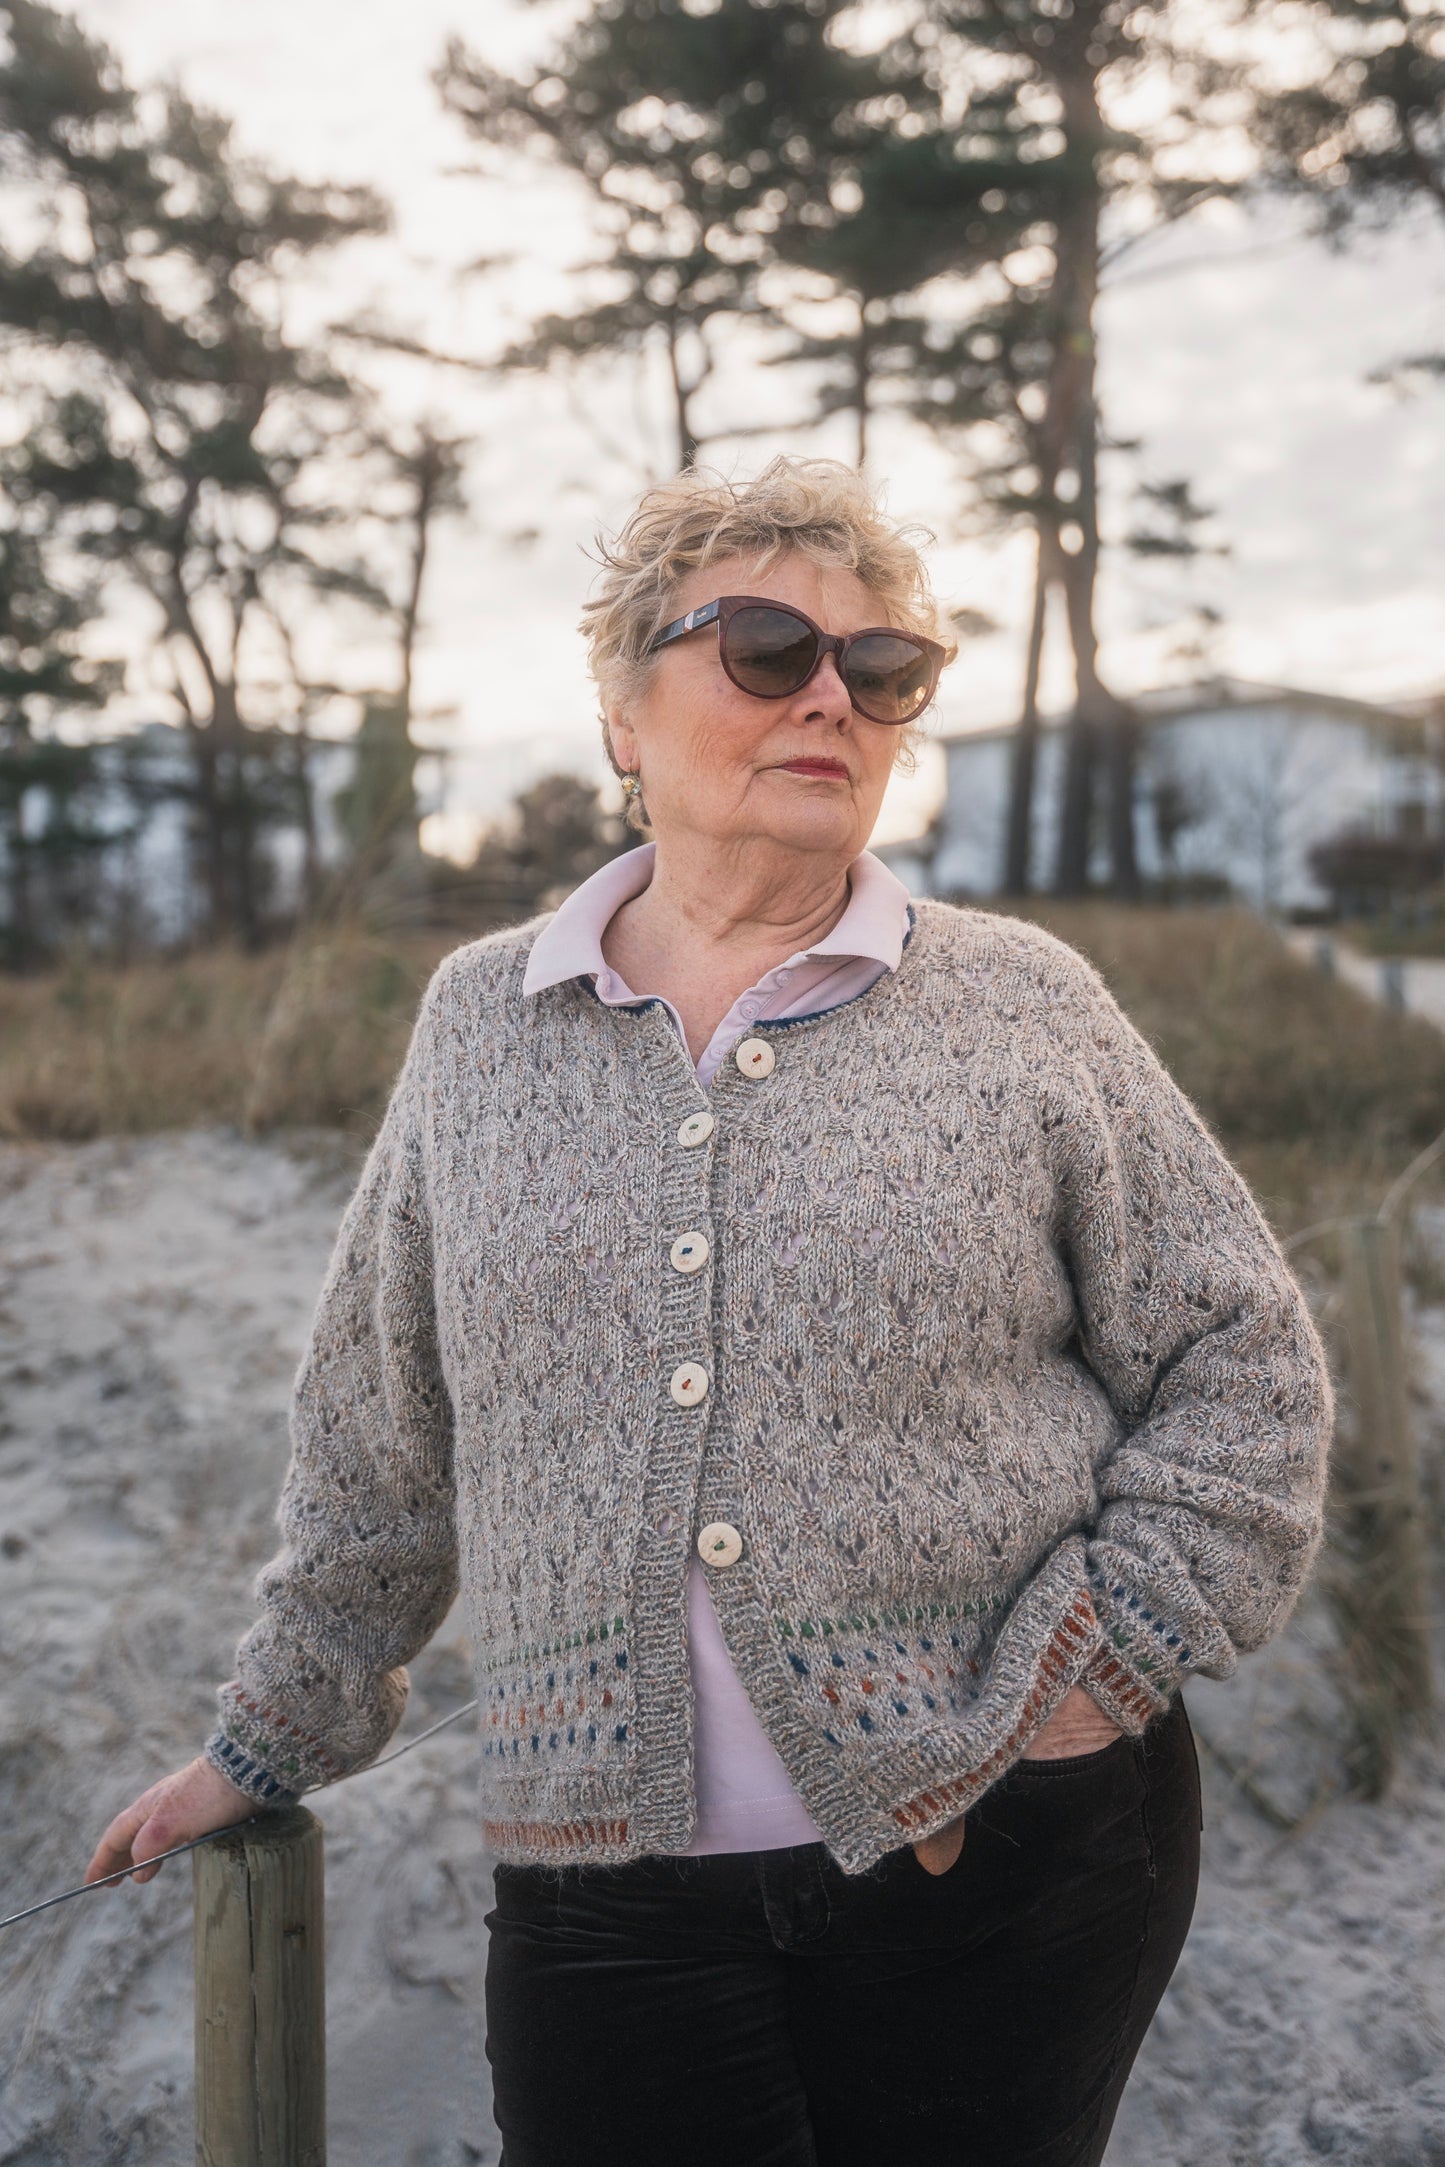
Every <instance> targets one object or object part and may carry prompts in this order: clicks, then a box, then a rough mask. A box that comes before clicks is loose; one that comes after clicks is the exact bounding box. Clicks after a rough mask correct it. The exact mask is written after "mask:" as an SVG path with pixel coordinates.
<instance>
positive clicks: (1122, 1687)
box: [1078, 1642, 1171, 1738]
mask: <svg viewBox="0 0 1445 2167" xmlns="http://www.w3.org/2000/svg"><path fill="white" fill-rule="evenodd" d="M1078 1682H1079V1684H1080V1685H1081V1686H1082V1687H1083V1688H1084V1691H1085V1692H1086V1693H1087V1694H1088V1695H1089V1697H1090V1698H1091V1699H1092V1700H1093V1701H1095V1702H1096V1703H1097V1704H1098V1706H1099V1707H1100V1708H1102V1709H1103V1711H1104V1713H1105V1715H1106V1716H1107V1717H1108V1718H1109V1720H1110V1722H1111V1723H1117V1724H1118V1726H1119V1728H1120V1730H1121V1731H1125V1732H1127V1733H1128V1735H1129V1736H1130V1737H1131V1738H1137V1737H1138V1736H1139V1734H1140V1732H1141V1731H1143V1730H1144V1729H1146V1728H1147V1726H1148V1725H1149V1724H1150V1723H1152V1722H1153V1720H1154V1718H1155V1716H1157V1715H1162V1714H1163V1713H1164V1710H1165V1709H1166V1708H1167V1707H1168V1706H1169V1702H1170V1698H1171V1696H1170V1694H1169V1693H1167V1692H1165V1691H1164V1690H1163V1682H1162V1680H1161V1681H1160V1683H1159V1684H1158V1685H1153V1684H1148V1683H1146V1682H1145V1680H1144V1679H1142V1678H1141V1677H1140V1676H1139V1674H1138V1672H1137V1671H1136V1670H1135V1669H1134V1668H1133V1666H1132V1665H1131V1664H1130V1663H1129V1661H1128V1659H1127V1657H1126V1656H1125V1655H1124V1653H1123V1651H1122V1650H1120V1649H1118V1648H1113V1647H1110V1646H1109V1645H1108V1644H1107V1642H1106V1643H1105V1645H1104V1646H1103V1647H1102V1648H1100V1649H1098V1650H1097V1651H1096V1652H1095V1653H1094V1654H1093V1655H1092V1656H1090V1658H1089V1660H1088V1662H1087V1663H1086V1664H1085V1665H1084V1668H1083V1670H1082V1671H1081V1672H1080V1673H1079V1681H1078Z"/></svg>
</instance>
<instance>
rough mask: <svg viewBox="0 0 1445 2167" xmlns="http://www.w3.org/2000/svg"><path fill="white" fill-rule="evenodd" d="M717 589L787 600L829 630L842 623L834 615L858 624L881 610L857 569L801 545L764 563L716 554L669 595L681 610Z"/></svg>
mask: <svg viewBox="0 0 1445 2167" xmlns="http://www.w3.org/2000/svg"><path fill="white" fill-rule="evenodd" d="M720 594H757V595H766V596H768V597H769V598H770V599H771V600H773V601H775V602H791V603H792V604H793V606H794V607H795V608H796V609H801V610H806V611H807V613H808V615H809V616H810V617H816V618H817V619H818V621H819V622H820V623H824V624H827V625H828V628H829V629H830V630H844V629H846V627H845V626H843V625H841V624H840V625H836V626H835V625H833V624H832V623H831V620H832V619H834V618H843V617H847V618H849V619H851V621H852V622H853V623H854V624H856V625H865V624H878V623H881V622H882V621H883V616H884V614H885V613H884V612H883V611H882V609H881V605H880V604H879V600H878V597H877V596H876V595H875V594H874V593H873V592H872V590H871V589H870V588H868V587H865V586H864V584H863V582H862V580H861V579H859V577H858V575H857V573H856V572H850V571H849V570H848V569H847V567H846V566H844V565H838V564H817V563H815V562H814V560H813V559H812V558H811V557H807V556H804V554H803V552H802V551H801V550H790V551H789V552H788V553H787V554H786V555H785V556H778V557H774V558H773V560H772V562H771V563H770V564H768V565H767V566H766V567H765V568H760V567H759V565H758V563H757V560H756V559H755V558H750V557H746V556H732V557H718V558H715V559H714V561H713V562H712V563H711V564H708V565H704V566H703V567H702V568H701V569H700V570H698V571H691V572H688V573H687V574H686V575H685V576H684V578H683V579H682V580H681V581H680V582H679V585H678V589H677V593H676V595H675V596H674V598H673V600H674V605H675V607H676V610H677V612H678V614H681V613H682V612H683V611H684V610H689V609H695V608H696V607H697V605H698V604H699V603H700V602H710V601H712V599H713V597H714V596H715V595H720Z"/></svg>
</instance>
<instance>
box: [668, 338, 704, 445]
mask: <svg viewBox="0 0 1445 2167" xmlns="http://www.w3.org/2000/svg"><path fill="white" fill-rule="evenodd" d="M679 337H680V331H679V327H678V325H677V324H676V323H669V325H668V327H667V366H668V372H669V374H670V375H671V377H672V403H673V415H674V421H675V424H676V428H677V467H678V472H679V473H681V472H682V471H683V469H684V468H685V467H690V466H695V465H696V463H697V453H698V441H699V440H698V438H697V437H696V436H695V435H694V434H693V427H692V418H691V415H690V414H689V412H688V406H689V402H690V400H691V398H692V395H693V393H694V391H696V389H697V386H696V384H687V383H684V381H683V375H682V357H681V355H680V354H679V352H678V342H679Z"/></svg>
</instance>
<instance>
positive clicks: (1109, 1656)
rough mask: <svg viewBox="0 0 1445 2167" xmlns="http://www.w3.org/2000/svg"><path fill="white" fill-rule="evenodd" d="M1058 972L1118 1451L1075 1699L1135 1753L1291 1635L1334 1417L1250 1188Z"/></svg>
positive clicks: (1301, 1314) (1084, 1260) (1092, 1537)
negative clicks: (1092, 1627)
mask: <svg viewBox="0 0 1445 2167" xmlns="http://www.w3.org/2000/svg"><path fill="white" fill-rule="evenodd" d="M1065 953H1066V954H1068V955H1069V957H1070V962H1071V965H1072V969H1071V971H1070V978H1071V981H1072V982H1071V984H1070V985H1069V987H1068V989H1067V991H1066V992H1065V993H1064V994H1063V997H1062V998H1061V999H1058V998H1056V1000H1055V1004H1054V1007H1055V1020H1056V1026H1062V1028H1063V1036H1064V1040H1065V1044H1064V1053H1065V1064H1064V1067H1065V1074H1066V1076H1067V1078H1068V1081H1067V1083H1066V1084H1065V1086H1064V1090H1063V1094H1062V1099H1061V1103H1059V1104H1058V1105H1057V1106H1055V1107H1054V1108H1053V1109H1051V1111H1050V1112H1049V1113H1047V1114H1046V1116H1045V1119H1046V1124H1048V1125H1049V1126H1050V1127H1051V1128H1052V1132H1053V1135H1054V1139H1055V1144H1056V1147H1057V1148H1058V1150H1059V1153H1060V1158H1059V1176H1058V1179H1059V1187H1058V1199H1059V1222H1058V1227H1057V1239H1058V1242H1059V1247H1060V1252H1061V1254H1062V1256H1063V1258H1064V1261H1065V1263H1066V1264H1067V1267H1068V1269H1069V1271H1070V1274H1071V1277H1072V1281H1073V1291H1074V1299H1075V1306H1076V1314H1077V1318H1078V1334H1079V1345H1080V1351H1081V1352H1082V1354H1083V1356H1084V1359H1085V1360H1086V1361H1087V1363H1088V1365H1089V1367H1090V1368H1091V1369H1092V1371H1093V1373H1094V1375H1095V1376H1096V1377H1097V1378H1098V1380H1099V1382H1100V1384H1101V1385H1102V1386H1103V1389H1104V1391H1105V1392H1106V1393H1107V1395H1108V1397H1109V1400H1110V1402H1111V1404H1112V1406H1113V1408H1114V1410H1115V1412H1116V1414H1117V1415H1118V1417H1119V1422H1120V1433H1121V1434H1120V1436H1119V1439H1118V1442H1117V1443H1116V1445H1115V1447H1114V1449H1113V1450H1112V1452H1111V1453H1110V1455H1109V1456H1108V1457H1107V1459H1106V1460H1105V1462H1104V1463H1103V1465H1102V1466H1101V1467H1100V1468H1099V1469H1098V1471H1097V1483H1098V1500H1099V1502H1098V1510H1097V1514H1096V1516H1095V1519H1094V1522H1093V1524H1092V1526H1090V1527H1088V1528H1086V1530H1085V1536H1086V1545H1087V1567H1088V1574H1089V1582H1090V1591H1091V1594H1092V1596H1093V1600H1094V1607H1095V1610H1096V1612H1097V1614H1098V1617H1099V1622H1100V1624H1101V1626H1102V1629H1103V1643H1102V1646H1101V1648H1100V1650H1099V1651H1098V1652H1097V1653H1096V1655H1095V1656H1094V1657H1093V1658H1092V1660H1091V1662H1090V1664H1089V1665H1088V1667H1087V1669H1086V1670H1085V1672H1084V1673H1083V1675H1082V1677H1081V1679H1080V1683H1081V1684H1083V1685H1084V1686H1085V1688H1086V1689H1087V1691H1088V1692H1089V1693H1090V1694H1091V1695H1092V1696H1093V1698H1094V1699H1095V1700H1096V1701H1097V1703H1098V1704H1099V1706H1100V1707H1101V1708H1103V1710H1104V1711H1105V1713H1106V1714H1108V1715H1109V1716H1110V1717H1111V1718H1112V1719H1113V1721H1114V1722H1116V1723H1117V1724H1118V1725H1119V1726H1120V1727H1121V1729H1123V1730H1125V1731H1127V1732H1130V1733H1132V1734H1136V1735H1137V1733H1139V1732H1140V1731H1142V1730H1143V1729H1144V1727H1145V1725H1146V1724H1147V1723H1148V1721H1149V1720H1150V1718H1151V1717H1152V1716H1154V1715H1156V1714H1157V1713H1159V1712H1160V1710H1162V1709H1163V1708H1164V1707H1166V1706H1167V1705H1168V1703H1169V1701H1170V1699H1171V1697H1172V1695H1173V1693H1174V1691H1175V1689H1176V1687H1177V1686H1178V1685H1179V1683H1180V1681H1181V1680H1182V1679H1183V1678H1184V1676H1185V1675H1186V1674H1187V1673H1188V1672H1190V1671H1201V1672H1203V1673H1204V1674H1205V1675H1206V1676H1208V1677H1213V1678H1225V1677H1228V1676H1229V1675H1230V1674H1231V1673H1232V1672H1233V1671H1234V1669H1235V1668H1236V1666H1237V1664H1238V1661H1239V1657H1240V1655H1241V1653H1244V1652H1246V1651H1248V1650H1250V1649H1254V1648H1258V1647H1260V1646H1262V1645H1263V1643H1264V1642H1265V1641H1267V1640H1269V1639H1270V1638H1271V1637H1272V1636H1273V1635H1274V1634H1275V1633H1277V1632H1278V1631H1279V1629H1280V1627H1281V1626H1282V1625H1283V1624H1284V1622H1285V1620H1286V1618H1287V1617H1288V1616H1289V1613H1290V1611H1291V1609H1292V1608H1293V1606H1294V1604H1295V1601H1296V1599H1297V1597H1298V1595H1299V1593H1300V1590H1301V1588H1302V1587H1303V1585H1304V1582H1305V1580H1306V1578H1307V1576H1308V1573H1309V1570H1310V1568H1311V1566H1312V1565H1313V1563H1314V1560H1315V1557H1316V1555H1317V1553H1318V1550H1319V1548H1320V1544H1321V1541H1322V1539H1323V1532H1324V1492H1325V1479H1326V1470H1327V1459H1328V1449H1329V1438H1330V1432H1331V1425H1332V1416H1333V1404H1332V1395H1331V1389H1330V1381H1329V1373H1328V1368H1327V1364H1326V1360H1325V1355H1324V1350H1323V1348H1322V1346H1321V1343H1320V1339H1319V1335H1318V1334H1317V1332H1316V1330H1315V1327H1314V1324H1313V1322H1312V1320H1311V1318H1310V1315H1309V1312H1308V1309H1307V1308H1306V1305H1305V1301H1304V1297H1303V1295H1302V1294H1301V1292H1300V1289H1299V1286H1298V1284H1297V1282H1296V1281H1295V1279H1294V1277H1293V1275H1292V1274H1291V1272H1290V1270H1289V1267H1288V1265H1287V1264H1286V1262H1285V1259H1284V1256H1283V1254H1282V1253H1281V1251H1280V1249H1279V1246H1278V1244H1277V1243H1276V1241H1275V1239H1274V1237H1273V1235H1272V1234H1271V1232H1270V1230H1269V1228H1268V1226H1267V1225H1266V1224H1265V1221H1264V1219H1263V1217H1262V1216H1261V1214H1260V1212H1259V1210H1258V1207H1257V1206H1256V1204H1255V1202H1254V1200H1253V1198H1252V1197H1251V1195H1250V1193H1249V1190H1248V1188H1247V1187H1246V1185H1245V1183H1244V1181H1243V1180H1242V1179H1241V1177H1240V1176H1239V1174H1238V1173H1237V1172H1236V1171H1235V1169H1234V1167H1233V1166H1231V1164H1230V1163H1229V1161H1228V1159H1227V1158H1226V1157H1225V1155H1224V1153H1223V1152H1222V1151H1221V1149H1220V1148H1219V1146H1218V1144H1217V1143H1216V1142H1215V1140H1214V1138H1213V1137H1212V1136H1211V1134H1210V1133H1209V1131H1208V1129H1207V1128H1206V1126H1205V1124H1204V1122H1203V1120H1202V1119H1201V1117H1200V1115H1199V1113H1198V1112H1197V1111H1196V1109H1195V1108H1194V1106H1193V1105H1191V1103H1190V1102H1189V1100H1188V1099H1187V1098H1186V1097H1185V1095H1184V1093H1183V1092H1182V1091H1181V1090H1180V1089H1179V1088H1178V1086H1177V1085H1176V1084H1175V1083H1174V1081H1173V1079H1172V1078H1171V1077H1170V1076H1169V1074H1168V1072H1167V1071H1166V1069H1165V1068H1164V1067H1163V1065H1162V1063H1161V1062H1160V1061H1159V1060H1158V1058H1157V1057H1156V1056H1155V1054H1154V1053H1153V1052H1152V1050H1151V1049H1150V1048H1149V1046H1148V1045H1147V1044H1146V1043H1145V1041H1144V1039H1143V1038H1142V1037H1141V1036H1140V1035H1139V1033H1138V1032H1137V1031H1136V1030H1135V1029H1134V1027H1133V1025H1132V1024H1130V1023H1129V1021H1128V1020H1127V1018H1126V1017H1125V1016H1124V1015H1123V1013H1122V1011H1121V1010H1120V1009H1119V1007H1118V1005H1117V1003H1116V1002H1115V1001H1114V999H1113V997H1112V995H1111V994H1110V993H1109V992H1108V990H1107V988H1106V987H1105V986H1104V984H1103V981H1102V980H1101V979H1100V978H1099V977H1098V975H1097V974H1096V973H1095V972H1094V971H1093V969H1092V967H1091V966H1090V965H1088V964H1087V963H1085V962H1084V960H1083V958H1081V957H1078V956H1076V955H1074V954H1073V953H1072V951H1065ZM1055 1123H1056V1126H1055V1125H1054V1124H1055Z"/></svg>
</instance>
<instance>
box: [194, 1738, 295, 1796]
mask: <svg viewBox="0 0 1445 2167" xmlns="http://www.w3.org/2000/svg"><path fill="white" fill-rule="evenodd" d="M202 1751H203V1752H204V1754H205V1757H206V1759H207V1760H208V1761H209V1762H210V1764H211V1766H212V1768H215V1769H219V1771H220V1773H221V1774H222V1775H223V1776H224V1777H225V1778H226V1781H227V1782H228V1783H234V1784H235V1786H236V1789H237V1790H238V1791H244V1792H245V1794H246V1796H247V1798H254V1799H255V1800H256V1803H257V1804H258V1805H261V1806H294V1805H295V1803H296V1801H297V1799H298V1798H299V1797H300V1796H301V1793H300V1791H298V1790H294V1789H292V1788H291V1787H290V1786H289V1785H288V1784H285V1783H283V1782H282V1781H281V1780H280V1778H279V1777H277V1776H274V1775H273V1774H272V1773H271V1770H270V1769H269V1768H267V1767H266V1766H265V1765H264V1763H263V1762H261V1761H258V1760H257V1759H256V1757H255V1755H254V1754H252V1753H248V1752H246V1750H245V1749H244V1747H242V1746H239V1745H237V1743H236V1741H235V1739H234V1738H228V1737H227V1736H226V1733H225V1732H224V1731H213V1732H212V1734H211V1736H210V1737H209V1738H208V1739H207V1740H206V1743H205V1745H204V1747H203V1748H202Z"/></svg>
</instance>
